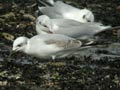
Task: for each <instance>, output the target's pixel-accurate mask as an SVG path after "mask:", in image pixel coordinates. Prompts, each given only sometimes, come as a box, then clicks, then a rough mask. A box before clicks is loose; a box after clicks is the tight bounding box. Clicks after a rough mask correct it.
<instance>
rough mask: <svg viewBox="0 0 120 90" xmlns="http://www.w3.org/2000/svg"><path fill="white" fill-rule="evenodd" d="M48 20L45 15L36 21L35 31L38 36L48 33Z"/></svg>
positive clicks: (49, 25)
mask: <svg viewBox="0 0 120 90" xmlns="http://www.w3.org/2000/svg"><path fill="white" fill-rule="evenodd" d="M50 27H51V24H50V18H49V17H48V16H47V15H41V16H39V17H38V18H37V20H36V31H37V33H38V34H47V33H50Z"/></svg>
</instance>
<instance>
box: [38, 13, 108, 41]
mask: <svg viewBox="0 0 120 90" xmlns="http://www.w3.org/2000/svg"><path fill="white" fill-rule="evenodd" d="M106 28H110V26H104V25H102V24H101V23H81V22H78V21H74V20H70V19H50V18H49V17H48V16H46V15H42V16H39V17H38V18H37V21H36V31H37V33H38V34H48V33H51V34H64V35H67V36H70V37H73V38H79V39H82V38H83V37H85V38H86V39H89V38H90V37H93V35H95V34H97V33H99V32H101V31H103V30H104V29H106Z"/></svg>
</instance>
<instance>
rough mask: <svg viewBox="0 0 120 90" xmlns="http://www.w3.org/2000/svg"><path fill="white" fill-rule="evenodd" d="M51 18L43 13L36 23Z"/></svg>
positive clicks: (43, 22)
mask: <svg viewBox="0 0 120 90" xmlns="http://www.w3.org/2000/svg"><path fill="white" fill-rule="evenodd" d="M48 20H50V18H49V17H48V16H47V15H41V16H39V17H38V18H37V20H36V23H38V22H39V23H40V24H45V23H46V22H47V21H48Z"/></svg>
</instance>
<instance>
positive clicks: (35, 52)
mask: <svg viewBox="0 0 120 90" xmlns="http://www.w3.org/2000/svg"><path fill="white" fill-rule="evenodd" d="M81 45H82V42H81V41H79V40H76V39H74V38H71V37H68V36H65V35H60V34H46V35H43V34H41V35H36V36H33V37H32V38H30V39H29V38H27V37H22V36H21V37H18V38H17V39H15V41H14V42H13V48H12V50H13V51H16V52H17V51H20V52H23V53H26V54H28V55H32V56H34V57H38V58H48V57H52V59H55V56H56V54H57V53H58V52H61V51H65V50H70V49H74V48H79V47H81Z"/></svg>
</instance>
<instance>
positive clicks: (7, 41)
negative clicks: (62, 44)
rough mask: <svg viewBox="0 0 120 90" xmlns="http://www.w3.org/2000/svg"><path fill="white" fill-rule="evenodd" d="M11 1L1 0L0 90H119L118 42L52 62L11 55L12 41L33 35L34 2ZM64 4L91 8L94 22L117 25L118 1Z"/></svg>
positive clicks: (85, 0) (119, 19) (119, 22)
mask: <svg viewBox="0 0 120 90" xmlns="http://www.w3.org/2000/svg"><path fill="white" fill-rule="evenodd" d="M14 1H15V3H14V4H12V0H6V1H5V0H2V1H0V90H40V89H41V90H119V89H120V44H119V43H116V44H111V45H109V46H99V47H92V48H91V49H85V50H82V51H79V50H78V51H77V52H76V53H74V54H73V55H71V56H68V57H65V58H63V59H56V60H55V61H53V60H51V59H46V60H43V59H37V58H34V57H31V56H28V55H24V54H22V53H14V54H11V48H12V43H13V40H14V38H16V37H18V36H21V35H22V36H27V37H32V36H33V35H35V34H36V32H35V24H34V22H35V17H36V14H35V10H37V6H36V5H37V4H36V2H35V0H27V1H26V0H14ZM66 1H67V3H70V4H72V5H74V6H76V7H79V8H84V7H87V8H89V9H91V10H92V11H93V13H94V14H95V17H96V21H100V22H102V23H104V24H106V25H112V26H119V25H120V1H119V0H106V1H104V0H95V1H92V0H80V1H79V0H74V1H69V0H66ZM68 1H69V2H68ZM106 36H107V35H106ZM109 36H111V35H109Z"/></svg>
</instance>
